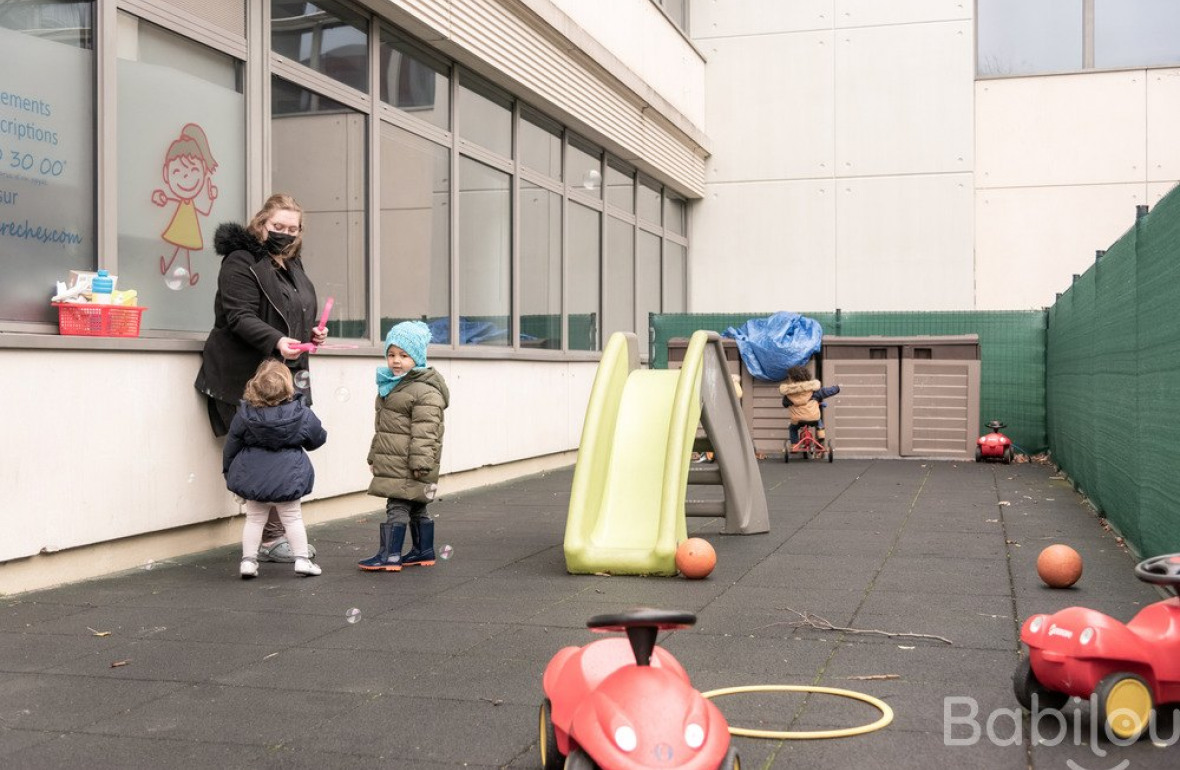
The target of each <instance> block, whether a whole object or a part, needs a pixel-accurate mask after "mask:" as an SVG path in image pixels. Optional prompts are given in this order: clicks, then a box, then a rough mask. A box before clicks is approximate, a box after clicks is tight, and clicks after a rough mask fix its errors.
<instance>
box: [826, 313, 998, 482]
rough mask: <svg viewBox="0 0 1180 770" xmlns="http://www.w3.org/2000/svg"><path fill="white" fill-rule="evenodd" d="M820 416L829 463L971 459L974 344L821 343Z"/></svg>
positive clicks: (974, 339) (976, 369)
mask: <svg viewBox="0 0 1180 770" xmlns="http://www.w3.org/2000/svg"><path fill="white" fill-rule="evenodd" d="M822 370H823V380H824V384H825V385H839V386H840V388H841V391H840V395H839V396H837V397H836V398H834V399H833V400H832V402H831V404H830V405H829V409H828V410H827V411H826V413H825V415H824V419H825V421H826V423H827V425H828V435H829V436H830V437H832V440H833V443H834V445H835V449H836V456H837V457H929V458H935V459H971V458H973V457H974V452H975V440H976V438H978V436H979V379H980V358H979V337H978V336H977V335H974V334H969V335H963V336H943V337H825V338H824V342H823V366H822Z"/></svg>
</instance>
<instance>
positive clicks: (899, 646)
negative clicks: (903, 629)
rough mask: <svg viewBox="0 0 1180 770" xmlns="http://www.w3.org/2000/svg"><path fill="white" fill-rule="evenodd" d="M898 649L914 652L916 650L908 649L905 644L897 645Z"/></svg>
mask: <svg viewBox="0 0 1180 770" xmlns="http://www.w3.org/2000/svg"><path fill="white" fill-rule="evenodd" d="M897 649H899V650H912V649H914V648H913V647H907V646H905V645H904V644H899V645H897Z"/></svg>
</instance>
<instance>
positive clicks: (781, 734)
mask: <svg viewBox="0 0 1180 770" xmlns="http://www.w3.org/2000/svg"><path fill="white" fill-rule="evenodd" d="M747 692H812V693H822V694H824V695H837V696H839V697H841V698H851V699H852V700H858V701H862V702H864V703H867V704H869V705H870V706H872V707H873V708H875V709H877V710H878V711H880V712H881V718H880V719H878V720H877V721H876V722H873V723H871V724H867V725H860V726H859V727H844V728H841V729H839V730H810V731H803V732H791V731H789V730H750V729H747V728H745V727H734V726H733V725H730V726H729V734H730V735H741V736H743V737H746V738H770V739H772V740H796V741H804V740H813V739H816V738H847V737H850V736H853V735H864V734H865V733H871V732H873V731H874V730H880V729H881V728H882V727H885V726H886V725H888V724H889V723H890V722H892V721H893V709H891V708H890V707H889V704H888V703H886V702H885V701H883V700H880V699H878V698H874V697H873V696H872V695H865V694H864V693H862V692H854V691H852V690H841V689H839V688H838V687H809V686H806V685H793V684H752V685H745V686H743V687H722V688H721V689H719V690H709V691H708V692H703V693H701V695H703V696H704V697H706V698H710V699H712V698H720V697H721V696H722V695H737V694H739V693H747Z"/></svg>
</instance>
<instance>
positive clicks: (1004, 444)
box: [975, 420, 1013, 465]
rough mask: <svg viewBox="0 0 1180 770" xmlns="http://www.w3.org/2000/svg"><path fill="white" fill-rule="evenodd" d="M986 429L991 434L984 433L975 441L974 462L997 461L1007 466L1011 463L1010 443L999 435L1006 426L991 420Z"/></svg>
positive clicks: (1003, 436)
mask: <svg viewBox="0 0 1180 770" xmlns="http://www.w3.org/2000/svg"><path fill="white" fill-rule="evenodd" d="M987 427H989V428H991V429H992V432H991V433H985V434H984V435H982V436H980V437H979V438H978V439H976V440H975V462H977V463H981V462H984V461H986V460H999V461H1001V462H1003V463H1004V465H1008V464H1009V463H1011V462H1012V452H1013V449H1012V441H1011V440H1009V438H1008V437H1007V436H1005V435H1004V434H1003V433H1000V430H1001V429H1003V428H1007V427H1008V426H1007V425H1005V424H1004V423H1002V422H1000V421H999V420H992V421H991V422H989V423H988V424H987Z"/></svg>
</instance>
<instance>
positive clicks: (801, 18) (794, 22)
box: [573, 0, 834, 41]
mask: <svg viewBox="0 0 1180 770" xmlns="http://www.w3.org/2000/svg"><path fill="white" fill-rule="evenodd" d="M573 2H577V0H573ZM833 5H834V2H833V0H790V2H784V0H742V1H741V2H734V0H692V3H691V10H690V13H689V26H690V27H691V28H692V36H693V39H695V40H698V41H702V40H710V39H712V38H717V37H730V36H739V37H745V36H750V35H774V34H778V33H780V32H804V31H808V30H828V29H831V28H832V18H833V16H832V13H833V12H832V7H833Z"/></svg>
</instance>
